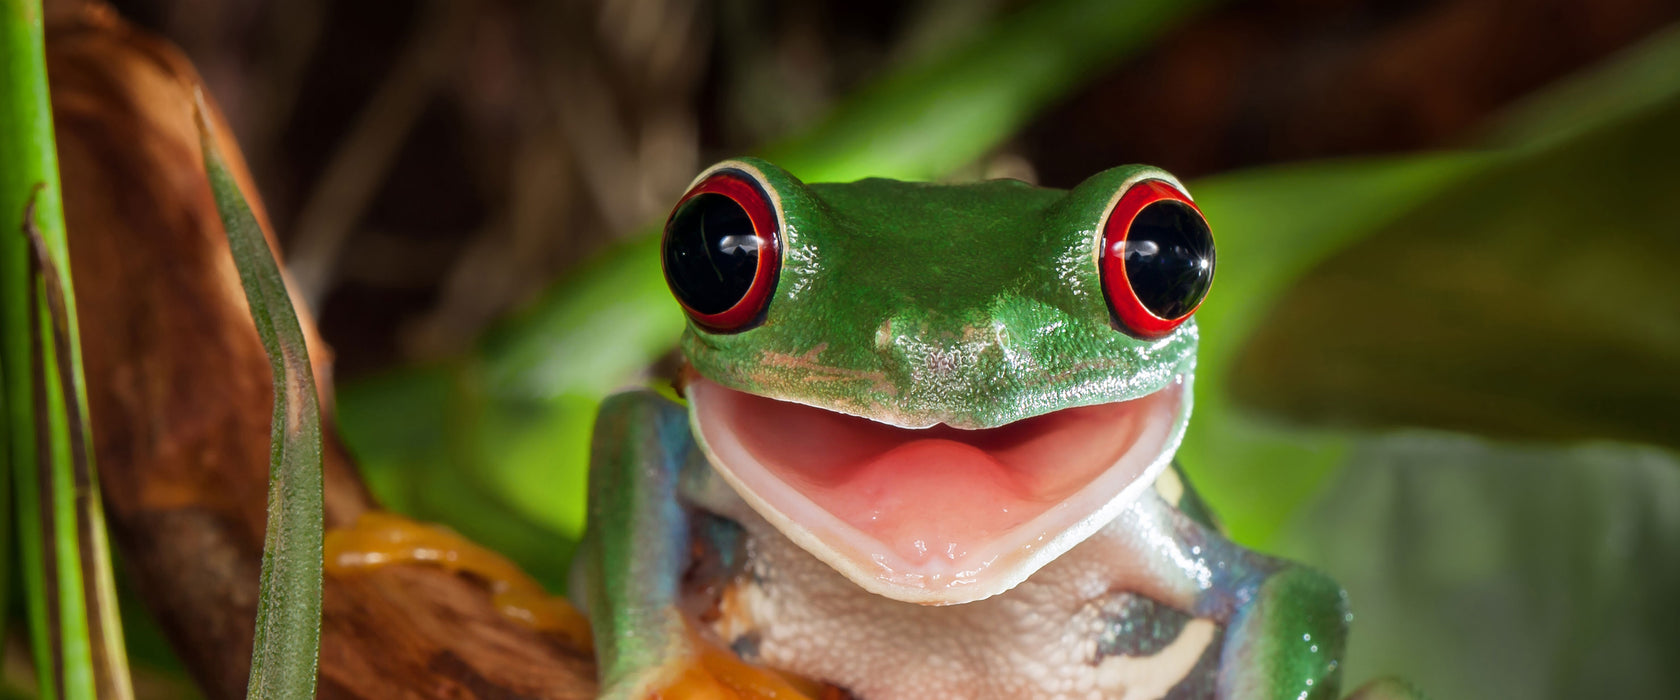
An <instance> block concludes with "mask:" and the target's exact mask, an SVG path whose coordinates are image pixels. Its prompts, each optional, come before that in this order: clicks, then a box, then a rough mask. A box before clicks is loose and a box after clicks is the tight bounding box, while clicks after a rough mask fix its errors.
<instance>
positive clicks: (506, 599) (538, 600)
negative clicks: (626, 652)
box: [325, 511, 591, 651]
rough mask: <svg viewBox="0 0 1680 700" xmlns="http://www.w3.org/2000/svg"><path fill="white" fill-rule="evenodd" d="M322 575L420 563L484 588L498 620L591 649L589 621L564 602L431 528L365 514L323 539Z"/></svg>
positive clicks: (510, 567) (493, 557)
mask: <svg viewBox="0 0 1680 700" xmlns="http://www.w3.org/2000/svg"><path fill="white" fill-rule="evenodd" d="M325 548H326V572H327V573H328V574H331V575H335V576H342V575H346V574H351V573H354V572H357V571H365V570H368V569H374V568H379V567H382V566H388V565H391V564H412V563H425V564H432V565H434V566H441V567H443V568H445V569H447V570H449V571H453V572H462V573H467V574H471V575H473V576H475V577H477V578H480V579H482V580H484V581H485V582H486V583H487V584H489V586H490V592H491V599H490V602H491V604H492V605H495V606H496V610H497V611H498V612H500V613H501V614H502V616H503V617H506V618H509V619H511V620H513V621H515V622H518V623H520V624H523V625H525V626H527V627H530V628H532V629H535V630H538V631H541V632H550V633H554V634H558V635H560V636H561V637H563V638H565V639H566V640H567V641H569V642H572V646H573V647H574V648H576V649H579V650H584V651H587V650H589V649H590V648H591V642H590V634H589V621H588V619H586V618H585V617H584V616H583V614H582V613H579V612H578V610H577V608H574V607H572V605H571V603H568V602H566V600H565V599H564V598H560V597H557V596H551V595H549V594H548V593H547V592H546V591H544V590H543V589H542V586H540V585H538V584H537V582H536V581H533V580H532V579H531V577H530V576H527V575H526V574H525V572H523V571H520V570H519V567H518V566H515V565H514V563H513V562H510V561H508V560H507V558H506V557H503V556H502V555H500V554H497V553H495V552H492V551H490V550H488V549H485V548H484V547H481V546H479V545H477V544H474V543H473V542H472V541H470V540H468V539H467V538H465V537H462V536H460V535H458V534H456V533H455V532H454V531H452V530H449V529H448V528H444V527H441V526H437V525H427V524H424V523H419V522H415V521H413V520H410V519H408V518H405V517H403V516H400V515H397V514H395V513H387V512H381V511H368V512H366V513H363V514H362V516H361V517H360V518H357V519H356V524H355V525H354V526H352V527H350V528H348V529H343V530H333V531H331V532H328V533H327V539H326V547H325Z"/></svg>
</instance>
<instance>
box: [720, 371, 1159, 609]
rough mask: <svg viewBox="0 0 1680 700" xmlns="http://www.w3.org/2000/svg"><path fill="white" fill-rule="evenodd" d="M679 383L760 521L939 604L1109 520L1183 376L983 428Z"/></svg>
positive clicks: (845, 569)
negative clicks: (888, 420)
mask: <svg viewBox="0 0 1680 700" xmlns="http://www.w3.org/2000/svg"><path fill="white" fill-rule="evenodd" d="M688 395H689V399H690V400H691V401H692V402H693V403H694V406H695V411H694V415H695V416H696V419H695V427H696V429H697V432H698V433H699V435H700V437H701V438H702V442H703V444H704V445H705V446H706V449H707V451H708V453H709V454H710V456H711V458H712V462H713V463H714V464H715V465H716V466H717V468H718V470H719V472H720V473H722V474H723V476H724V477H725V479H727V480H728V481H729V482H730V483H731V484H732V485H733V486H734V487H735V489H736V491H738V492H740V494H741V495H742V497H743V498H744V499H745V500H746V501H747V503H748V504H750V505H751V506H752V507H753V509H754V510H756V511H758V512H759V514H761V515H763V516H764V517H765V519H766V520H768V521H770V522H771V523H772V524H774V525H775V526H776V527H777V528H778V529H779V530H781V531H782V532H783V533H784V534H786V535H787V536H788V537H789V538H790V539H792V540H794V541H795V542H797V543H799V544H800V545H801V546H802V547H804V548H805V549H806V550H807V551H809V552H811V554H813V555H815V556H817V557H818V558H819V559H822V560H823V561H826V562H828V564H829V565H831V566H833V567H834V568H835V569H837V570H839V571H840V572H841V573H842V574H845V575H846V576H847V577H849V578H851V579H852V580H853V581H855V582H857V583H858V584H859V585H860V586H863V587H864V588H866V589H869V590H871V591H874V592H876V593H879V594H881V595H886V596H889V597H892V598H896V599H899V600H905V601H912V602H920V603H934V604H948V603H961V602H968V601H972V600H978V599H980V598H985V597H987V596H990V595H994V594H996V593H1000V592H1002V591H1004V590H1008V589H1009V588H1011V587H1013V586H1014V585H1016V584H1017V583H1020V582H1021V581H1022V580H1023V579H1025V578H1026V577H1027V576H1028V575H1030V574H1031V573H1032V572H1033V571H1034V570H1036V569H1037V568H1038V567H1039V566H1042V565H1043V564H1044V563H1047V562H1048V561H1049V560H1051V559H1053V558H1055V557H1056V556H1058V555H1060V554H1061V553H1062V552H1064V551H1066V550H1067V549H1068V548H1070V547H1072V546H1073V545H1074V544H1077V543H1078V542H1080V541H1082V540H1084V539H1085V538H1086V537H1088V536H1089V535H1090V534H1091V533H1092V532H1095V531H1096V530H1097V529H1098V528H1100V527H1101V526H1102V525H1103V524H1105V523H1106V522H1107V521H1108V520H1110V519H1112V518H1113V517H1114V515H1116V514H1117V513H1118V510H1119V508H1120V507H1121V506H1123V505H1124V502H1125V500H1127V498H1129V497H1130V495H1132V494H1133V493H1135V491H1136V490H1137V489H1138V488H1141V487H1143V486H1145V485H1146V484H1145V482H1146V481H1147V479H1153V477H1154V476H1155V474H1157V473H1158V472H1159V470H1160V469H1161V468H1162V467H1164V466H1165V463H1166V462H1167V460H1168V459H1169V457H1170V455H1169V454H1168V452H1169V451H1170V446H1171V443H1172V442H1174V441H1176V437H1177V436H1176V430H1175V428H1176V427H1177V426H1178V424H1179V423H1180V421H1179V411H1180V407H1181V406H1180V404H1181V398H1182V395H1183V384H1182V383H1181V382H1173V383H1172V384H1169V385H1168V386H1167V387H1166V388H1164V389H1162V390H1160V391H1157V392H1155V393H1153V394H1150V395H1148V396H1144V397H1142V398H1139V399H1135V400H1132V401H1123V402H1118V403H1109V404H1100V405H1096V406H1086V407H1081V408H1071V409H1065V410H1062V411H1057V412H1054V413H1049V414H1045V415H1041V416H1037V417H1034V418H1028V419H1026V420H1021V421H1016V422H1014V423H1010V424H1008V425H1004V426H1001V427H997V428H991V429H986V430H958V429H955V428H950V427H947V426H943V425H940V426H935V427H932V428H924V429H913V428H900V427H896V426H892V425H887V424H885V423H878V422H875V421H871V420H868V419H864V418H858V417H854V416H849V415H845V414H841V413H835V412H832V411H827V410H823V409H820V408H815V407H811V406H805V405H801V404H796V403H789V402H785V401H777V400H774V399H768V398H764V397H761V396H755V395H752V394H747V393H744V392H739V391H734V390H731V389H727V388H724V387H722V386H719V385H718V384H715V383H713V382H710V381H708V380H705V379H697V380H695V382H694V383H693V384H691V385H690V386H689V387H688ZM702 407H703V408H702ZM1141 477H1147V479H1145V478H1141Z"/></svg>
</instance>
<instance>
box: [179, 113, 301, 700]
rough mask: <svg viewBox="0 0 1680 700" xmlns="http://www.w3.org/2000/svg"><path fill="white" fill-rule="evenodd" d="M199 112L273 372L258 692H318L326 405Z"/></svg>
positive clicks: (267, 699)
mask: <svg viewBox="0 0 1680 700" xmlns="http://www.w3.org/2000/svg"><path fill="white" fill-rule="evenodd" d="M196 97H197V98H198V102H197V110H196V112H195V114H196V116H197V121H198V133H199V142H200V144H201V147H202V149H203V151H204V169H205V171H206V172H207V173H208V174H209V176H210V190H211V192H212V193H213V194H214V195H215V198H216V211H217V213H218V214H220V216H221V219H222V226H223V227H224V228H225V229H226V230H227V237H228V246H229V247H230V248H231V249H232V252H233V259H234V264H235V266H237V267H238V268H239V283H240V285H241V286H243V287H244V288H245V301H246V303H248V304H249V305H250V308H251V319H252V321H253V322H255V323H256V326H257V334H258V335H260V336H262V343H263V349H264V350H266V351H267V352H268V360H269V367H270V369H272V370H273V373H274V418H273V423H272V425H273V430H272V433H271V437H270V440H271V443H270V449H269V482H268V529H267V532H266V534H265V535H264V538H263V562H262V583H261V592H260V598H259V599H258V602H257V625H256V641H255V644H254V645H253V649H252V651H251V681H250V684H249V685H248V686H247V689H246V696H247V697H249V698H252V699H253V700H255V699H258V698H261V699H263V700H279V699H282V698H285V699H291V698H310V697H314V696H315V674H316V669H317V665H318V662H319V660H320V642H321V567H322V558H321V557H322V551H321V543H322V538H323V532H324V530H325V525H324V521H323V515H322V508H323V504H322V484H321V480H322V476H321V412H320V406H319V398H318V395H317V394H316V393H315V375H314V373H313V371H312V370H311V368H310V364H309V348H308V346H307V345H306V344H305V342H304V337H303V328H302V326H301V325H299V323H298V317H297V312H296V310H295V309H294V308H293V307H292V298H291V296H290V295H288V294H287V291H286V283H285V280H284V279H282V278H281V276H280V266H279V265H278V264H277V263H276V262H275V260H274V254H273V251H271V250H269V248H268V239H267V238H265V237H264V236H263V231H262V228H261V227H260V226H259V225H258V224H257V219H256V217H255V216H253V215H252V214H251V208H250V206H249V205H248V204H247V203H246V201H245V197H244V195H243V194H242V193H241V192H240V190H239V184H238V183H237V182H235V181H234V179H233V175H232V174H231V173H229V172H228V168H227V164H226V163H225V162H224V161H223V159H222V155H221V152H220V151H219V150H217V147H216V141H215V136H214V134H213V131H212V127H211V125H210V123H209V120H208V119H209V117H208V108H206V107H205V106H204V100H203V97H202V96H201V95H196Z"/></svg>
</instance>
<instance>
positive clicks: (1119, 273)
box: [1098, 180, 1213, 338]
mask: <svg viewBox="0 0 1680 700" xmlns="http://www.w3.org/2000/svg"><path fill="white" fill-rule="evenodd" d="M1098 265H1099V267H1100V270H1101V274H1102V285H1103V293H1104V295H1105V296H1107V297H1108V308H1109V311H1111V312H1112V313H1113V314H1114V320H1115V322H1116V323H1117V324H1118V325H1119V326H1120V328H1121V330H1124V331H1125V332H1127V333H1129V334H1131V335H1133V336H1136V337H1139V338H1159V337H1161V336H1164V335H1166V334H1168V333H1171V332H1172V330H1173V329H1174V328H1177V327H1178V326H1179V325H1180V324H1182V323H1184V321H1185V319H1188V318H1190V314H1192V313H1195V312H1196V307H1198V306H1201V304H1202V298H1203V297H1205V296H1207V291H1208V287H1209V286H1210V285H1211V284H1212V283H1213V233H1212V232H1211V231H1209V230H1208V224H1207V219H1204V218H1202V212H1201V210H1200V209H1197V208H1196V205H1195V204H1194V203H1192V202H1191V201H1190V198H1189V197H1188V196H1185V194H1184V193H1183V192H1182V191H1180V190H1179V189H1178V188H1177V187H1174V186H1172V185H1169V184H1167V183H1165V182H1162V181H1160V180H1144V181H1142V182H1139V183H1137V184H1135V185H1132V187H1131V189H1128V190H1126V192H1125V194H1122V195H1121V196H1120V199H1119V201H1117V202H1115V204H1114V209H1113V210H1112V211H1110V212H1109V214H1108V221H1107V223H1105V224H1104V225H1103V239H1102V251H1101V253H1100V255H1099V262H1098Z"/></svg>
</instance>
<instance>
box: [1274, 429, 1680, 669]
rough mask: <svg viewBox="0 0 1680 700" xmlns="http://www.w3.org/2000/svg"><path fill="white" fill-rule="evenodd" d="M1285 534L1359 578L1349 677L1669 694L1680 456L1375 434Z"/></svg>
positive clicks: (1287, 547)
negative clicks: (1392, 675)
mask: <svg viewBox="0 0 1680 700" xmlns="http://www.w3.org/2000/svg"><path fill="white" fill-rule="evenodd" d="M1337 474H1338V476H1337V477H1336V478H1335V480H1334V481H1333V482H1332V483H1331V484H1330V486H1329V489H1328V490H1327V491H1326V493H1325V494H1324V498H1322V499H1320V500H1319V501H1318V502H1317V503H1316V504H1315V505H1314V506H1313V507H1311V508H1310V509H1308V510H1307V511H1305V512H1304V513H1303V514H1302V517H1300V518H1299V519H1298V520H1297V521H1296V522H1295V523H1294V524H1293V525H1292V526H1291V527H1290V528H1289V529H1288V530H1287V531H1286V532H1285V534H1284V535H1283V536H1281V537H1280V538H1279V541H1278V545H1279V549H1280V550H1281V553H1282V554H1284V555H1286V556H1290V557H1292V558H1296V559H1300V560H1303V561H1310V562H1313V563H1314V564H1315V565H1316V566H1318V567H1321V568H1323V569H1324V570H1325V571H1327V572H1328V573H1330V574H1331V575H1332V576H1334V577H1335V578H1336V579H1337V580H1338V581H1340V582H1341V583H1342V585H1343V586H1345V587H1346V588H1347V590H1348V592H1349V594H1350V596H1351V598H1352V601H1353V609H1354V611H1355V619H1354V632H1353V637H1352V640H1351V642H1350V649H1349V657H1348V665H1347V675H1346V678H1347V679H1348V680H1349V681H1350V683H1349V685H1350V686H1351V685H1353V684H1356V683H1357V682H1362V681H1364V680H1365V679H1368V678H1370V677H1373V676H1379V675H1389V674H1398V675H1400V676H1402V677H1404V678H1407V679H1408V680H1411V681H1412V682H1414V683H1415V684H1416V685H1417V686H1418V687H1420V688H1422V689H1424V690H1425V691H1426V692H1428V693H1429V695H1430V697H1435V698H1534V699H1539V698H1560V699H1562V698H1618V699H1633V698H1653V699H1655V698H1672V697H1674V689H1675V688H1680V667H1676V666H1675V664H1674V660H1675V659H1677V658H1680V598H1676V597H1675V595H1674V593H1675V591H1680V556H1676V555H1677V553H1680V458H1677V457H1676V456H1675V455H1674V454H1673V453H1669V452H1664V451H1661V450H1658V449H1654V448H1645V447H1630V446H1621V445H1610V444H1593V445H1585V446H1580V447H1573V448H1569V449H1556V448H1538V447H1532V446H1511V445H1501V444H1497V443H1491V442H1486V441H1482V440H1479V439H1476V438H1471V437H1467V436H1462V435H1448V434H1440V433H1425V432H1411V433H1404V434H1398V435H1392V436H1388V437H1381V438H1371V439H1364V440H1361V441H1360V442H1359V444H1358V445H1357V446H1355V447H1354V448H1353V449H1352V450H1350V452H1349V454H1348V456H1347V459H1346V468H1344V469H1341V470H1339V471H1338V472H1337Z"/></svg>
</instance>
